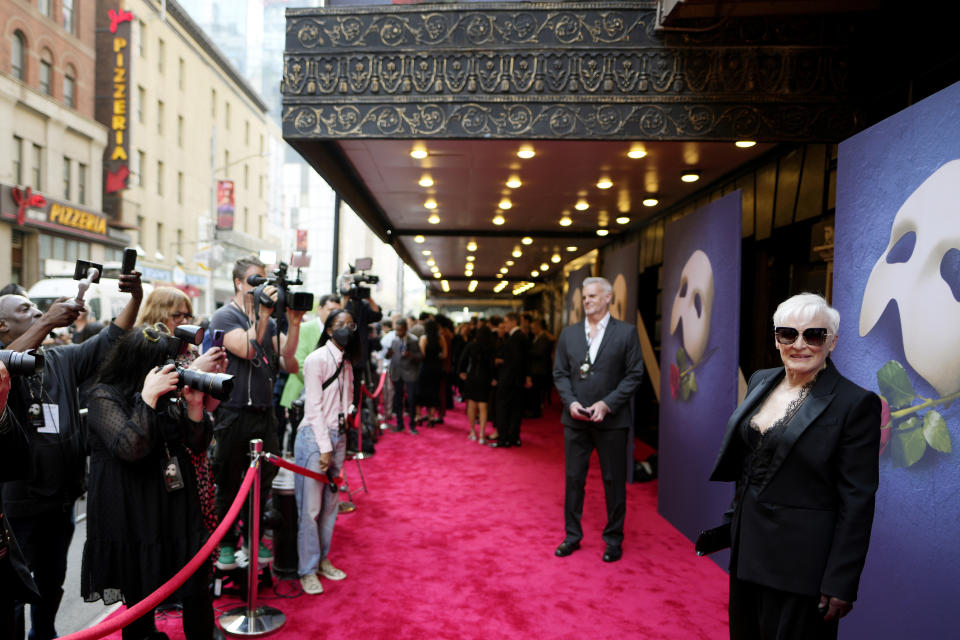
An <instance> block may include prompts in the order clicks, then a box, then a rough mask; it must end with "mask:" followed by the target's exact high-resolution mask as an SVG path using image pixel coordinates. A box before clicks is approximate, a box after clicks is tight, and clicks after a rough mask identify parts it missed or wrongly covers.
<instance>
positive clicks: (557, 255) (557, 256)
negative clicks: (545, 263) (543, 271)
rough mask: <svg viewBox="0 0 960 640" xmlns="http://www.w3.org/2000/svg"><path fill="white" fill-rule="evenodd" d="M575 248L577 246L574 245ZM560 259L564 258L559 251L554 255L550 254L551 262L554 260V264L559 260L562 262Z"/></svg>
mask: <svg viewBox="0 0 960 640" xmlns="http://www.w3.org/2000/svg"><path fill="white" fill-rule="evenodd" d="M573 250H574V251H576V250H577V248H576V247H574V248H573ZM560 260H562V258H561V257H560V254H559V253H554V254H553V255H552V256H550V262H552V263H553V264H557V263H558V262H560Z"/></svg>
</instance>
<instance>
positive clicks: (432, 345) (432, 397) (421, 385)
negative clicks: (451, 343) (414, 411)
mask: <svg viewBox="0 0 960 640" xmlns="http://www.w3.org/2000/svg"><path fill="white" fill-rule="evenodd" d="M440 352H441V348H440V343H439V342H433V341H431V340H430V339H429V338H428V339H427V348H426V349H425V350H424V354H423V360H421V361H420V371H419V372H418V373H417V406H418V407H439V406H440V383H441V381H442V380H443V361H442V360H441V359H440Z"/></svg>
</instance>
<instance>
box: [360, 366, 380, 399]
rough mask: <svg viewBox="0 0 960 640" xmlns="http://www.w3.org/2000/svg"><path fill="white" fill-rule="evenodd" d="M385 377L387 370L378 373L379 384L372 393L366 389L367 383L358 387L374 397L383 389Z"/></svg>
mask: <svg viewBox="0 0 960 640" xmlns="http://www.w3.org/2000/svg"><path fill="white" fill-rule="evenodd" d="M386 378H387V372H386V371H384V372H383V373H381V374H380V384H378V385H377V390H376V391H374V392H373V393H370V391H369V390H367V385H362V386H361V387H360V388H361V389H362V390H363V392H364V393H365V394H367V395H368V396H369V397H371V398H376V397H377V396H379V395H380V392H381V391H383V381H384V380H386Z"/></svg>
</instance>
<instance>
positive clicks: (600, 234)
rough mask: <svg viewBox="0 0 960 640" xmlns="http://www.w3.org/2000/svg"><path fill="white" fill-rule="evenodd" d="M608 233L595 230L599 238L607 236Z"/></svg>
mask: <svg viewBox="0 0 960 640" xmlns="http://www.w3.org/2000/svg"><path fill="white" fill-rule="evenodd" d="M608 233H610V232H609V231H608V230H606V229H597V235H598V236H600V237H601V238H602V237H604V236H605V235H607V234H608Z"/></svg>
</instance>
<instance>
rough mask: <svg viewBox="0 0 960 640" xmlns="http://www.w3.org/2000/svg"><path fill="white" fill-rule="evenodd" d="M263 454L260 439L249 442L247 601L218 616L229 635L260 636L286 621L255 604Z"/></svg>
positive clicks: (283, 617) (258, 567) (258, 571)
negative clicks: (251, 470) (251, 473)
mask: <svg viewBox="0 0 960 640" xmlns="http://www.w3.org/2000/svg"><path fill="white" fill-rule="evenodd" d="M262 454H263V440H259V439H257V440H251V441H250V468H252V469H256V472H255V473H254V474H253V483H252V484H251V485H250V495H249V498H250V514H249V517H250V522H249V524H248V526H247V530H248V531H249V532H250V536H249V538H250V539H249V540H247V548H248V549H249V553H248V554H247V555H248V558H247V604H246V605H245V606H242V607H234V608H233V609H230V610H229V611H227V612H226V613H225V614H223V615H222V616H220V626H221V627H223V630H224V632H225V633H227V634H228V635H232V636H262V635H265V634H268V633H271V632H273V631H276V630H277V629H279V628H280V627H282V626H283V624H284V623H285V622H286V620H287V617H286V616H285V615H284V614H283V612H282V611H280V610H279V609H275V608H274V607H269V606H266V605H264V606H262V607H258V606H257V589H258V587H259V586H260V581H259V573H260V549H259V547H260V461H261V457H262Z"/></svg>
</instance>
